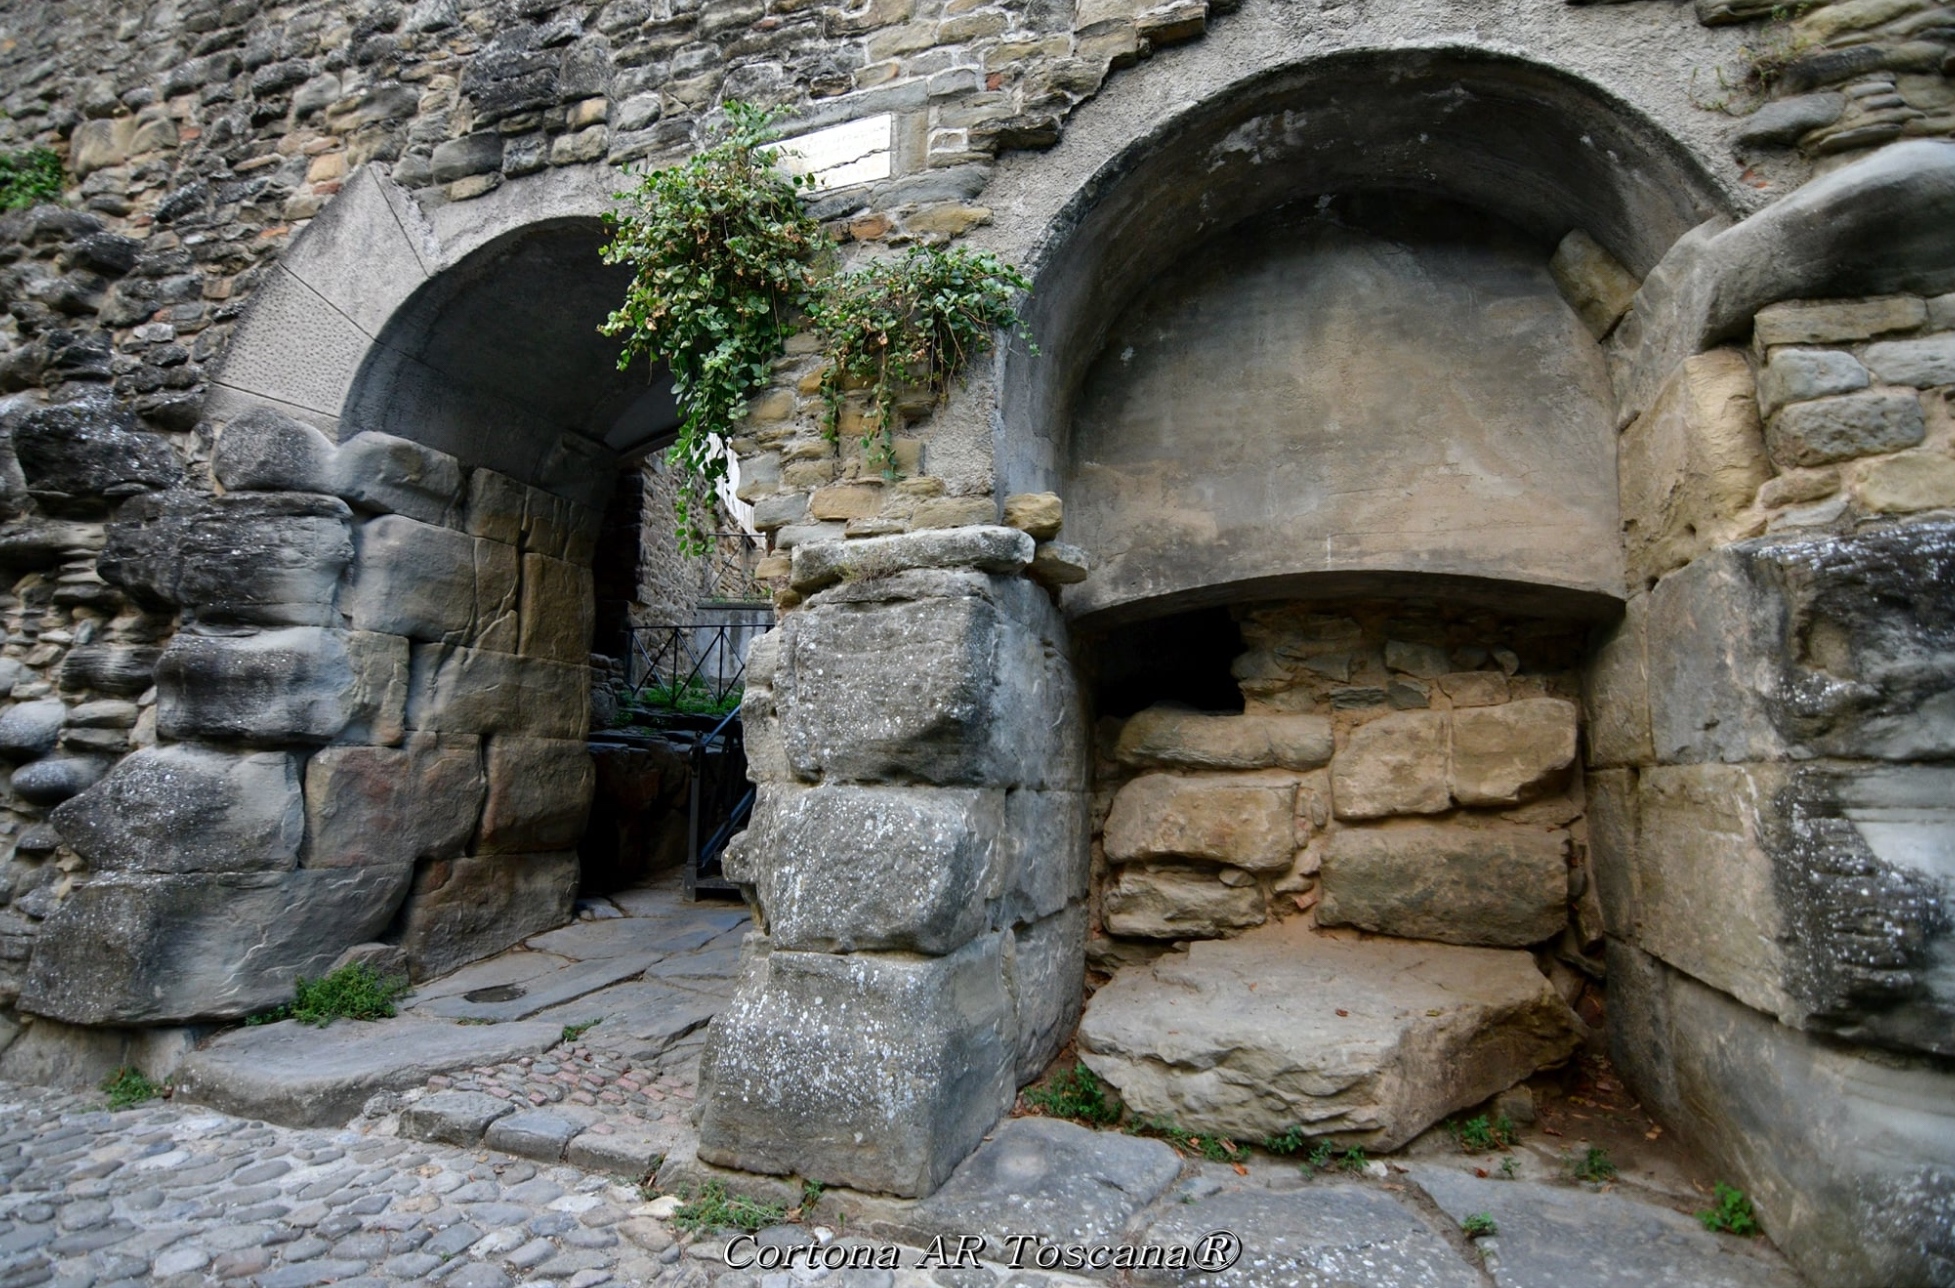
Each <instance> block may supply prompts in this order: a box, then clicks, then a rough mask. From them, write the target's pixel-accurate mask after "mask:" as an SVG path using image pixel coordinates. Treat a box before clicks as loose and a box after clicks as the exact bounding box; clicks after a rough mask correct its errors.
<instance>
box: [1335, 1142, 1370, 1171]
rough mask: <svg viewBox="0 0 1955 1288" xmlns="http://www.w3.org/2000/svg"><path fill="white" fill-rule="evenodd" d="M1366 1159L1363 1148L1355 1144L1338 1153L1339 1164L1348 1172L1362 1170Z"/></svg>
mask: <svg viewBox="0 0 1955 1288" xmlns="http://www.w3.org/2000/svg"><path fill="white" fill-rule="evenodd" d="M1366 1161H1367V1160H1366V1159H1365V1156H1364V1150H1363V1148H1362V1147H1360V1146H1357V1145H1353V1146H1352V1147H1351V1148H1349V1149H1347V1150H1345V1151H1344V1152H1343V1153H1342V1154H1340V1155H1338V1159H1337V1165H1338V1167H1339V1168H1341V1169H1342V1170H1344V1171H1347V1172H1362V1171H1363V1170H1364V1169H1365V1164H1366Z"/></svg>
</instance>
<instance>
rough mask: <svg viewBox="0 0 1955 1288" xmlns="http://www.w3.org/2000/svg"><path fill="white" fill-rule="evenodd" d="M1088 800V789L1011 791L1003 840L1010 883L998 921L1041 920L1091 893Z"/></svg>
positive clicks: (1001, 922) (1000, 839) (1007, 803)
mask: <svg viewBox="0 0 1955 1288" xmlns="http://www.w3.org/2000/svg"><path fill="white" fill-rule="evenodd" d="M1086 805H1087V801H1086V794H1085V793H1084V792H1045V791H1034V790H1030V789H1019V790H1013V791H1010V792H1008V793H1006V795H1005V826H1004V832H1003V834H1002V835H1001V836H1000V837H999V838H998V843H999V845H1001V846H1002V847H1003V848H1004V851H1005V853H1006V855H1007V860H1006V871H1007V874H1008V877H1007V879H1008V881H1009V885H1008V887H1007V889H1006V891H1005V903H1004V906H1003V908H1002V909H1000V915H999V916H998V917H996V918H994V924H997V925H1003V924H1005V923H1006V922H1027V921H1036V920H1039V919H1041V918H1044V917H1049V916H1051V915H1052V914H1053V913H1055V912H1058V911H1059V910H1060V909H1062V908H1064V907H1065V906H1066V905H1067V904H1070V903H1075V902H1077V901H1079V900H1081V899H1083V898H1085V897H1086V884H1087V879H1088V877H1089V875H1090V873H1091V870H1092V852H1091V850H1090V849H1089V848H1088V842H1087V835H1086Z"/></svg>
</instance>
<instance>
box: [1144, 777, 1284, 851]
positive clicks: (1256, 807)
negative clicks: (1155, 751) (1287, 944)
mask: <svg viewBox="0 0 1955 1288" xmlns="http://www.w3.org/2000/svg"><path fill="white" fill-rule="evenodd" d="M1296 799H1297V784H1296V780H1295V779H1294V778H1288V777H1284V776H1281V775H1258V776H1255V777H1251V776H1249V775H1246V774H1243V775H1231V776H1228V777H1220V776H1214V775H1202V776H1200V777H1184V776H1180V775H1175V774H1142V775H1141V776H1140V777H1138V778H1136V779H1134V780H1132V781H1131V782H1129V783H1127V784H1126V785H1125V786H1124V787H1122V788H1121V789H1120V791H1119V792H1118V794H1116V795H1115V796H1114V798H1113V808H1112V810H1111V811H1110V812H1109V813H1108V814H1107V819H1106V839H1105V848H1106V856H1107V858H1108V859H1110V860H1112V861H1113V862H1115V863H1126V862H1130V861H1132V860H1134V859H1171V858H1180V859H1207V860H1209V861H1210V862H1214V863H1223V864H1228V865H1230V866H1232V867H1238V868H1243V869H1246V870H1248V871H1251V872H1282V871H1286V870H1287V869H1288V868H1289V866H1290V858H1291V856H1292V855H1293V854H1294V853H1295V852H1296V848H1297V846H1298V844H1299V840H1298V837H1297V828H1296V818H1295V813H1296Z"/></svg>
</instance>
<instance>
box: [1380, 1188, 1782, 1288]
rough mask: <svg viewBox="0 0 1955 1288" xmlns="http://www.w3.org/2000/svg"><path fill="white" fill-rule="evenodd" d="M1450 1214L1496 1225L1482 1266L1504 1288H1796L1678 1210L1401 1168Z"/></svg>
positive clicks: (1764, 1261) (1742, 1246)
mask: <svg viewBox="0 0 1955 1288" xmlns="http://www.w3.org/2000/svg"><path fill="white" fill-rule="evenodd" d="M1407 1171H1408V1174H1409V1175H1410V1176H1411V1178H1412V1179H1413V1180H1414V1181H1416V1182H1417V1183H1418V1184H1419V1186H1420V1188H1421V1189H1423V1190H1424V1191H1425V1192H1426V1193H1427V1194H1430V1195H1431V1196H1432V1197H1433V1199H1434V1200H1435V1201H1436V1202H1437V1203H1438V1204H1439V1206H1440V1207H1441V1208H1443V1209H1445V1212H1446V1215H1447V1216H1449V1217H1451V1218H1452V1219H1453V1220H1455V1221H1462V1220H1465V1219H1466V1217H1468V1216H1470V1215H1472V1214H1474V1213H1481V1212H1484V1213H1486V1214H1487V1215H1488V1216H1491V1217H1492V1218H1493V1219H1494V1223H1495V1225H1496V1227H1497V1228H1498V1230H1499V1233H1498V1235H1497V1236H1495V1237H1494V1238H1492V1239H1483V1240H1480V1242H1481V1243H1482V1244H1485V1245H1489V1256H1488V1258H1487V1261H1488V1267H1489V1269H1491V1270H1492V1272H1493V1277H1494V1280H1495V1282H1496V1283H1498V1284H1499V1285H1500V1288H1561V1286H1562V1285H1565V1284H1584V1285H1589V1284H1593V1285H1597V1288H1602V1286H1604V1285H1606V1286H1608V1288H1617V1286H1620V1288H1798V1286H1799V1283H1800V1280H1799V1278H1798V1276H1797V1275H1795V1274H1793V1273H1792V1271H1791V1270H1790V1269H1789V1268H1787V1267H1786V1266H1785V1265H1784V1263H1783V1262H1780V1261H1779V1260H1778V1259H1777V1258H1776V1257H1775V1256H1773V1255H1771V1254H1770V1253H1769V1251H1768V1250H1767V1249H1765V1248H1763V1247H1761V1245H1760V1244H1759V1243H1758V1242H1757V1241H1755V1240H1749V1239H1738V1238H1734V1237H1732V1236H1729V1235H1716V1234H1712V1233H1710V1232H1709V1231H1708V1230H1705V1229H1704V1227H1703V1226H1702V1225H1700V1224H1699V1223H1698V1222H1697V1221H1695V1220H1693V1219H1692V1218H1690V1217H1688V1216H1685V1215H1684V1214H1683V1213H1681V1212H1674V1211H1672V1210H1670V1209H1669V1208H1665V1207H1659V1206H1657V1205H1656V1204H1653V1203H1641V1202H1634V1201H1629V1200H1628V1199H1627V1198H1626V1197H1625V1196H1624V1195H1622V1194H1620V1193H1619V1192H1618V1193H1607V1194H1594V1193H1590V1192H1588V1191H1586V1190H1580V1189H1571V1188H1568V1187H1566V1186H1556V1185H1537V1184H1532V1183H1529V1182H1527V1181H1495V1180H1481V1179H1479V1178H1478V1177H1474V1176H1468V1175H1465V1174H1464V1173H1461V1172H1458V1171H1455V1170H1453V1169H1450V1168H1444V1167H1437V1166H1433V1165H1431V1164H1414V1165H1412V1166H1411V1167H1409V1168H1408V1169H1407Z"/></svg>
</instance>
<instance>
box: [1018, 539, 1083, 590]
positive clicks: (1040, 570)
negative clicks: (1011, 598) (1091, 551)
mask: <svg viewBox="0 0 1955 1288" xmlns="http://www.w3.org/2000/svg"><path fill="white" fill-rule="evenodd" d="M1092 571H1093V560H1092V557H1091V556H1089V555H1088V554H1087V553H1086V552H1085V551H1084V550H1082V549H1080V548H1079V547H1078V546H1072V545H1067V544H1066V543H1065V542H1063V541H1041V542H1040V543H1039V545H1038V549H1036V550H1034V551H1033V552H1032V562H1031V564H1030V566H1028V567H1027V568H1026V569H1025V575H1026V576H1028V577H1030V578H1031V579H1032V580H1033V581H1036V582H1038V583H1039V584H1040V585H1041V586H1077V585H1078V584H1079V583H1080V582H1082V581H1085V580H1086V578H1087V577H1088V576H1089V575H1091V573H1092Z"/></svg>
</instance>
